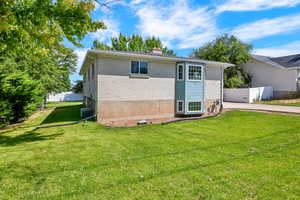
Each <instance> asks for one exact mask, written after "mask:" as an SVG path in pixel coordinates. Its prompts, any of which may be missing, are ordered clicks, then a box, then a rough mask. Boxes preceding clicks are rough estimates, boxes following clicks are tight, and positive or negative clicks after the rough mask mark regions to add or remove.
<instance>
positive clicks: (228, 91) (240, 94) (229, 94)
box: [224, 87, 273, 103]
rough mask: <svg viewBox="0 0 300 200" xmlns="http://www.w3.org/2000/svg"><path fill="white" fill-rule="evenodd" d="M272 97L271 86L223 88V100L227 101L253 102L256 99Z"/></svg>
mask: <svg viewBox="0 0 300 200" xmlns="http://www.w3.org/2000/svg"><path fill="white" fill-rule="evenodd" d="M272 98H273V88H272V87H257V88H225V89H224V101H228V102H240V103H253V102H256V101H261V100H269V99H272Z"/></svg>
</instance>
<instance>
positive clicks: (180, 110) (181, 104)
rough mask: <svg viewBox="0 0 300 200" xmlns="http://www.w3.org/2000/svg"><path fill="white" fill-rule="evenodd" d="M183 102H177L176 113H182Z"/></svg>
mask: <svg viewBox="0 0 300 200" xmlns="http://www.w3.org/2000/svg"><path fill="white" fill-rule="evenodd" d="M183 106H184V104H183V100H177V112H183Z"/></svg>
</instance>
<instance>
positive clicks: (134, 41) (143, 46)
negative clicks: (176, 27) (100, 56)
mask: <svg viewBox="0 0 300 200" xmlns="http://www.w3.org/2000/svg"><path fill="white" fill-rule="evenodd" d="M92 48H94V49H102V50H117V51H136V52H149V51H151V50H152V49H153V48H160V49H162V52H163V54H164V55H176V54H175V52H174V51H173V50H170V49H168V48H167V47H164V46H163V44H162V42H161V41H160V39H159V38H156V37H150V38H146V39H143V38H142V36H140V35H135V34H134V35H132V36H125V35H123V34H121V33H120V34H119V36H118V37H113V38H111V46H109V45H107V44H105V43H102V42H100V41H98V40H95V41H94V42H93V46H92Z"/></svg>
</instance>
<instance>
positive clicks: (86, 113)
mask: <svg viewBox="0 0 300 200" xmlns="http://www.w3.org/2000/svg"><path fill="white" fill-rule="evenodd" d="M91 115H92V110H91V109H90V108H81V109H80V117H81V119H84V118H87V117H90V116H91Z"/></svg>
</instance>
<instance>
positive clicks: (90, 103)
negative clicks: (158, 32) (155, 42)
mask: <svg viewBox="0 0 300 200" xmlns="http://www.w3.org/2000/svg"><path fill="white" fill-rule="evenodd" d="M230 66H233V65H232V64H228V63H221V62H213V61H206V60H200V59H196V58H185V57H176V56H165V55H162V52H161V51H158V50H157V49H156V50H155V51H153V52H152V53H138V52H123V51H107V50H89V51H88V52H87V54H86V57H85V59H84V62H83V64H82V67H81V70H80V74H81V75H83V77H84V78H83V79H84V83H83V91H84V92H83V94H84V98H85V103H86V105H87V107H90V108H91V109H92V111H93V113H95V114H96V115H97V121H98V122H100V123H107V122H112V121H117V120H151V119H159V118H170V117H174V116H175V115H195V114H197V115H199V114H203V113H205V112H217V111H218V108H219V107H220V105H221V103H222V101H223V97H222V96H223V70H224V68H226V67H230Z"/></svg>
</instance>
